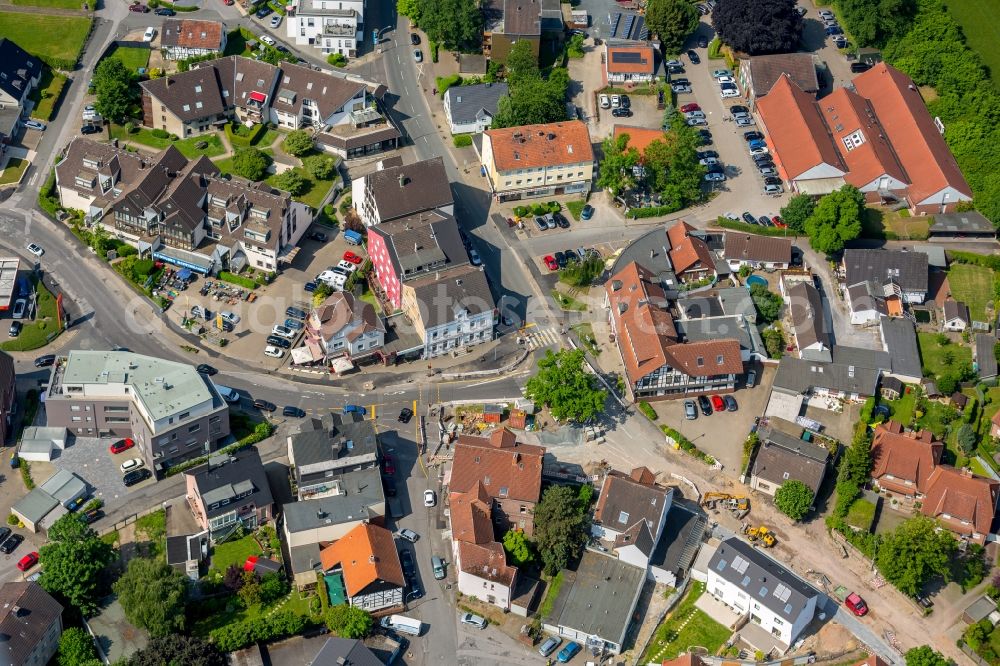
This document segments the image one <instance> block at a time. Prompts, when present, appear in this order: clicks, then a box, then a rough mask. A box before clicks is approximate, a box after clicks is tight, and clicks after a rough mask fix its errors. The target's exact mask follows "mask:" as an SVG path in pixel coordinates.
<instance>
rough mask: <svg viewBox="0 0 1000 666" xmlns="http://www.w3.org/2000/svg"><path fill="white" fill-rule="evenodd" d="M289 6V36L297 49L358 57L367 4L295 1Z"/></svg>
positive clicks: (340, 0) (343, 0) (361, 1)
mask: <svg viewBox="0 0 1000 666" xmlns="http://www.w3.org/2000/svg"><path fill="white" fill-rule="evenodd" d="M288 4H289V10H288V16H287V18H286V20H285V26H286V31H287V32H286V36H287V37H288V39H289V40H290V41H292V42H293V43H294V44H295V45H296V46H311V47H313V48H315V49H317V50H319V51H320V53H322V54H323V55H331V54H334V53H339V54H340V55H343V56H345V57H347V58H353V57H355V56H357V54H358V45H359V43H360V42H361V41H362V40H364V17H365V1H364V0H292V2H290V3H288Z"/></svg>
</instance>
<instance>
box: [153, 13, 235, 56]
mask: <svg viewBox="0 0 1000 666" xmlns="http://www.w3.org/2000/svg"><path fill="white" fill-rule="evenodd" d="M222 28H223V25H222V24H221V23H219V22H218V21H198V20H195V19H167V20H166V21H164V22H163V27H162V28H161V29H160V31H161V32H162V37H161V39H160V42H161V45H162V46H182V47H185V48H189V49H221V48H222V34H223V30H222Z"/></svg>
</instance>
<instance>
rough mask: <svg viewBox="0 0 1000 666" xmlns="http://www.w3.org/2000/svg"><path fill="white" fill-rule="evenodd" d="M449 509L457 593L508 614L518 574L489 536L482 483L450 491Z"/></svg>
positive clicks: (488, 506)
mask: <svg viewBox="0 0 1000 666" xmlns="http://www.w3.org/2000/svg"><path fill="white" fill-rule="evenodd" d="M501 432H502V431H501ZM466 462H467V461H466ZM484 478H487V479H489V478H490V477H484ZM490 480H492V479H490ZM452 486H454V483H452ZM449 505H450V512H449V518H450V520H451V534H452V558H453V560H454V562H455V565H454V569H455V570H456V571H457V572H458V591H459V592H461V593H462V594H464V595H467V596H471V597H475V598H477V599H480V600H481V601H485V602H487V603H490V604H493V605H495V606H498V607H500V608H502V609H503V610H510V608H511V599H513V598H514V595H515V592H514V588H515V586H516V585H517V574H518V571H517V567H513V566H510V565H508V564H507V558H506V554H505V552H504V549H503V546H502V545H501V544H500V543H499V542H498V541H497V540H496V536H495V535H494V533H493V500H492V499H491V497H490V495H489V493H488V492H487V490H486V486H485V485H483V481H482V480H480V481H476V483H475V484H474V485H473V487H472V488H471V489H470V490H468V491H466V492H455V491H452V492H451V495H450V498H449Z"/></svg>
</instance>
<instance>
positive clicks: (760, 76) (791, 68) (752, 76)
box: [736, 53, 819, 109]
mask: <svg viewBox="0 0 1000 666" xmlns="http://www.w3.org/2000/svg"><path fill="white" fill-rule="evenodd" d="M736 71H737V77H738V79H739V84H740V88H741V89H742V90H743V96H744V97H746V99H747V102H749V103H750V108H751V109H753V108H754V107H755V106H756V104H757V100H758V99H760V98H761V97H763V96H764V95H766V94H767V93H769V92H770V91H771V88H773V87H774V84H775V83H777V82H778V79H780V78H781V76H782V75H785V76H787V77H788V79H789V80H790V81H791V82H792V83H794V84H795V85H796V86H797V87H798V88H799V90H801V91H803V92H804V93H806V94H807V95H810V96H811V97H812V98H813V99H815V98H816V95H817V94H818V93H819V79H818V78H817V76H816V60H815V58H813V55H812V54H811V53H776V54H774V55H760V56H753V57H751V58H744V59H741V60H740V67H739V69H737V70H736Z"/></svg>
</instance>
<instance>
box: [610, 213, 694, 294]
mask: <svg viewBox="0 0 1000 666" xmlns="http://www.w3.org/2000/svg"><path fill="white" fill-rule="evenodd" d="M669 250H670V241H669V240H668V239H667V233H666V229H665V227H663V226H655V227H653V228H652V229H650V230H649V231H647V232H646V233H644V234H643V235H641V236H639V237H638V238H636V239H635V240H634V241H632V242H631V243H630V244H628V245H626V246H625V249H623V250H622V253H621V254H620V255H618V258H617V259H615V265H614V266H612V267H611V271H610V274H611V275H617V274H618V273H620V272H621V271H622V270H623V269H624V268H625V267H626V266H628V265H629V264H631V263H632V262H633V261H634V262H636V263H637V264H639V265H640V266H642V267H643V268H645V269H646V270H648V271H649V272H650V273H652V274H653V275H655V276H656V277H657V280H658V282H659V283H660V284H661V286H663V288H664V289H668V288H670V289H676V288H677V285H678V282H677V277H676V275H675V274H674V267H673V264H671V263H670V256H669V255H668V252H669ZM668 283H669V284H668Z"/></svg>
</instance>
